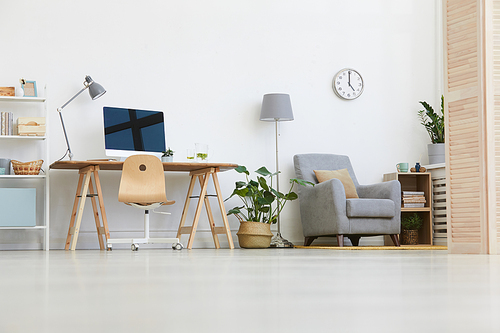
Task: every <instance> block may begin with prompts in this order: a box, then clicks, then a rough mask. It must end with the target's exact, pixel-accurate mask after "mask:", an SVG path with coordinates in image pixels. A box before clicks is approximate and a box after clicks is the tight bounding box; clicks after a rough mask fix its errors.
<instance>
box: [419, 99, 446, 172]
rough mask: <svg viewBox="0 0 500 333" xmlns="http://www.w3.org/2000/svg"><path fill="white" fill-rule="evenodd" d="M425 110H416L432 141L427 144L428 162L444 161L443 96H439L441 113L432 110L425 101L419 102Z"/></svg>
mask: <svg viewBox="0 0 500 333" xmlns="http://www.w3.org/2000/svg"><path fill="white" fill-rule="evenodd" d="M420 104H422V106H423V107H424V108H425V110H420V111H418V115H419V117H420V120H421V124H422V125H424V127H425V129H426V130H427V133H429V136H430V138H431V141H432V143H431V144H429V145H428V146H427V152H428V154H429V164H436V163H444V96H441V114H438V113H437V112H435V111H434V109H433V108H432V106H430V105H429V104H428V103H427V102H420Z"/></svg>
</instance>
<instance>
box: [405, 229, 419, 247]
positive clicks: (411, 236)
mask: <svg viewBox="0 0 500 333" xmlns="http://www.w3.org/2000/svg"><path fill="white" fill-rule="evenodd" d="M401 244H402V245H418V230H405V229H403V230H401Z"/></svg>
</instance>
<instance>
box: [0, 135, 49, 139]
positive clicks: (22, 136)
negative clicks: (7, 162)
mask: <svg viewBox="0 0 500 333" xmlns="http://www.w3.org/2000/svg"><path fill="white" fill-rule="evenodd" d="M45 139H47V137H46V136H35V135H0V140H45Z"/></svg>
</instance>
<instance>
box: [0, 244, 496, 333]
mask: <svg viewBox="0 0 500 333" xmlns="http://www.w3.org/2000/svg"><path fill="white" fill-rule="evenodd" d="M0 273H1V274H0V299H1V302H0V332H6V333H10V332H16V333H17V332H22V333H28V332H30V333H31V332H51V333H55V332H182V333H186V332H187V333H189V332H272V331H275V332H277V331H280V332H281V331H283V332H285V331H286V332H500V256H479V255H468V256H467V255H448V254H447V253H446V251H334V250H316V249H315V250H313V249H309V250H307V249H266V250H241V249H236V250H226V249H222V250H212V249H195V250H186V249H184V250H182V251H180V252H179V251H173V250H170V249H168V250H167V249H165V250H163V249H161V250H158V249H155V250H153V249H150V250H148V249H141V250H139V251H138V252H132V251H129V250H114V251H112V252H104V251H94V250H89V251H84V250H80V251H76V252H66V251H50V252H44V251H0Z"/></svg>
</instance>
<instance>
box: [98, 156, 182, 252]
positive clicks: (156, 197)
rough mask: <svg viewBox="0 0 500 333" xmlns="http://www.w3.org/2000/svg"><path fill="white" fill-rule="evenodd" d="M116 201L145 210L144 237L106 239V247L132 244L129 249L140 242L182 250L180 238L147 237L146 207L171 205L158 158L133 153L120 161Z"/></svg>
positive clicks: (147, 216)
mask: <svg viewBox="0 0 500 333" xmlns="http://www.w3.org/2000/svg"><path fill="white" fill-rule="evenodd" d="M118 201H119V202H123V203H125V204H127V205H130V206H133V207H136V208H139V209H143V210H144V238H137V239H136V238H126V239H117V238H115V239H108V241H107V245H108V250H109V249H111V246H112V244H113V243H132V250H137V249H138V248H139V245H138V244H139V243H141V244H152V243H175V244H173V246H172V247H173V248H174V249H182V244H180V243H179V238H150V237H149V210H153V209H156V208H158V207H160V206H162V205H172V204H174V203H175V201H173V200H168V199H167V196H166V193H165V175H164V173H163V164H162V162H161V161H160V159H159V158H158V157H156V156H152V155H132V156H130V157H128V158H127V159H126V160H125V162H124V163H123V171H122V177H121V180H120V189H119V191H118Z"/></svg>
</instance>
